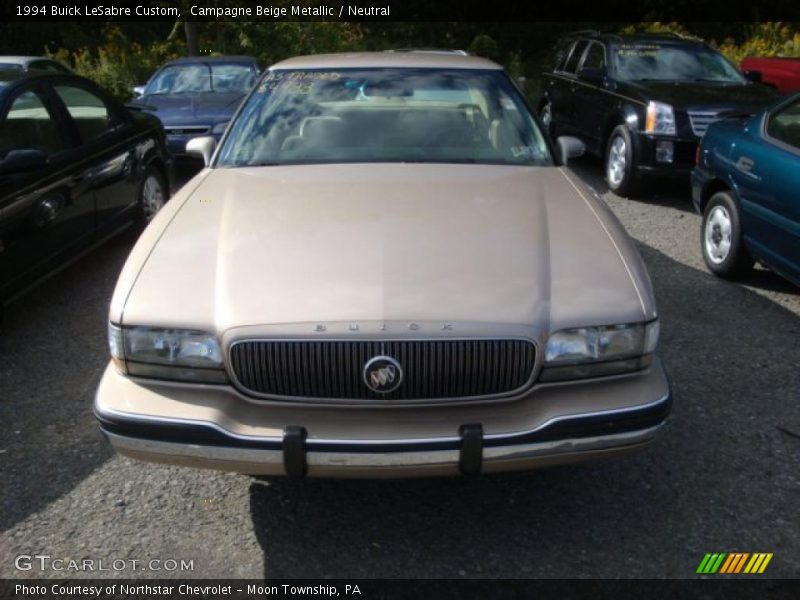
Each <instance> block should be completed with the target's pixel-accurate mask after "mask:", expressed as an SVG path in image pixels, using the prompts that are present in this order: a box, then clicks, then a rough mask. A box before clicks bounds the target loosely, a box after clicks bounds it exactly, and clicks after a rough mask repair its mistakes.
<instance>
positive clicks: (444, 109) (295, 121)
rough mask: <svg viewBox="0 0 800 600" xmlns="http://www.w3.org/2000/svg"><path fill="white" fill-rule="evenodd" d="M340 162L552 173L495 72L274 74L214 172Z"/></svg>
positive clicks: (539, 139) (533, 131) (541, 145)
mask: <svg viewBox="0 0 800 600" xmlns="http://www.w3.org/2000/svg"><path fill="white" fill-rule="evenodd" d="M341 162H438V163H442V162H472V163H495V164H513V165H549V164H552V163H551V159H550V153H549V151H548V147H547V144H546V143H545V140H544V137H543V136H542V134H541V132H540V131H539V129H538V127H537V126H536V123H535V122H534V120H533V119H532V118H531V115H530V113H529V112H528V110H527V108H526V106H525V104H524V103H523V101H522V99H521V98H520V96H519V94H518V92H517V91H516V89H515V88H514V87H513V86H512V85H511V84H510V82H509V81H508V78H507V77H506V76H505V74H504V73H503V72H502V71H494V70H485V71H484V70H474V71H473V70H465V69H453V70H445V69H398V68H391V69H344V70H319V71H310V70H309V71H306V70H302V71H271V72H269V73H267V74H266V75H265V76H264V78H263V79H262V80H261V82H260V83H259V85H258V88H257V89H256V90H255V91H254V92H253V94H252V95H251V96H250V98H249V99H248V100H247V102H246V104H245V106H244V107H243V108H242V111H241V113H240V114H239V116H238V117H237V119H236V120H235V121H234V123H233V124H232V126H231V130H230V132H229V134H228V136H227V138H226V140H225V142H224V145H223V147H222V149H221V150H220V158H219V160H218V163H217V164H218V165H219V166H225V167H234V166H246V165H273V164H295V163H341Z"/></svg>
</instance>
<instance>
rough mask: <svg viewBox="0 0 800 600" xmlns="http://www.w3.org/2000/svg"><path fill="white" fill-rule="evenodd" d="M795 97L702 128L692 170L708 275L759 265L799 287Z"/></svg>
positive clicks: (798, 101)
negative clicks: (738, 117)
mask: <svg viewBox="0 0 800 600" xmlns="http://www.w3.org/2000/svg"><path fill="white" fill-rule="evenodd" d="M798 190H800V94H796V95H794V96H791V97H789V98H787V99H784V100H782V101H780V102H778V103H777V104H776V105H774V106H772V107H771V108H769V109H768V110H765V111H763V112H761V113H759V114H757V115H755V116H752V117H750V118H744V119H738V120H726V121H721V122H719V123H715V124H714V125H713V126H712V127H709V129H708V132H707V133H706V136H705V137H704V138H703V142H702V144H701V145H700V150H699V153H698V161H697V166H696V167H695V169H694V171H693V172H692V198H693V200H694V205H695V208H696V209H697V211H698V212H699V213H700V214H701V215H703V228H702V239H701V247H702V250H703V258H704V259H705V262H706V265H708V268H709V269H710V270H711V272H712V273H715V274H716V275H720V276H723V277H733V276H736V275H741V274H742V273H744V272H746V271H747V270H748V269H749V268H750V267H752V265H753V261H754V260H758V261H761V262H762V263H764V264H766V265H768V266H769V267H770V268H771V269H773V270H774V271H776V272H777V273H780V274H781V275H783V276H784V277H785V278H787V279H789V280H790V281H793V282H794V283H796V284H798V285H800V193H798Z"/></svg>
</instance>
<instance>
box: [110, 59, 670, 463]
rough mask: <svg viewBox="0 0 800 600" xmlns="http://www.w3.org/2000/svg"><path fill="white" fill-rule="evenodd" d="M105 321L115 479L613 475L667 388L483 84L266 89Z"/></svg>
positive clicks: (629, 314)
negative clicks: (579, 466)
mask: <svg viewBox="0 0 800 600" xmlns="http://www.w3.org/2000/svg"><path fill="white" fill-rule="evenodd" d="M215 145H216V144H215V142H214V140H213V138H200V139H196V140H193V141H192V142H191V143H190V145H189V150H190V151H192V152H195V153H197V154H199V155H202V156H203V157H204V159H205V161H206V168H205V169H204V170H203V171H201V172H200V173H199V174H198V175H197V176H196V177H195V178H194V179H192V180H191V181H190V182H189V183H187V184H186V185H185V186H184V187H183V189H182V190H181V191H180V192H179V193H178V194H177V195H176V196H175V197H174V199H173V200H172V201H171V202H169V203H168V204H167V205H166V206H165V207H164V208H163V209H162V210H161V211H160V212H159V213H158V215H157V216H156V217H155V219H154V220H153V221H152V223H151V224H150V225H149V226H148V228H147V229H146V231H145V232H144V234H143V235H142V236H141V237H140V239H139V241H138V243H137V244H136V246H135V247H134V249H133V251H132V252H131V254H130V257H129V258H128V261H127V263H126V265H125V267H124V269H123V271H122V274H121V275H120V278H119V281H118V283H117V287H116V291H115V293H114V297H113V300H112V303H111V311H110V316H109V328H108V339H109V344H110V349H111V363H110V364H109V366H108V368H107V370H106V372H105V374H104V376H103V379H102V381H101V383H100V386H99V389H98V391H97V396H96V403H95V413H96V415H97V418H98V419H99V421H100V425H101V427H102V429H103V431H104V432H105V434H106V435H107V437H108V439H109V440H110V442H111V443H112V444H113V446H114V447H115V448H116V449H117V450H118V451H119V452H121V453H122V454H125V455H128V456H131V457H134V458H139V459H144V460H149V461H157V462H165V463H173V464H181V465H190V466H197V467H212V468H218V469H227V470H233V471H238V472H242V473H249V474H266V475H284V474H286V475H290V476H303V475H308V476H332V477H399V476H424V475H449V474H457V473H464V474H474V473H478V472H480V471H483V472H495V471H507V470H515V469H527V468H532V467H540V466H548V465H555V464H562V463H568V462H573V461H578V460H584V459H589V458H599V457H606V456H612V455H617V454H620V453H624V452H628V451H632V450H637V449H639V448H642V447H643V446H644V445H646V444H647V443H648V442H649V441H651V440H652V439H653V437H654V436H655V435H656V434H657V433H658V432H659V430H661V429H662V427H663V425H664V422H665V419H666V418H667V416H668V413H669V410H670V404H671V395H670V388H669V384H668V381H667V377H666V375H665V373H664V369H663V367H662V364H661V362H660V361H659V359H658V358H657V357H656V355H655V350H656V344H657V341H658V335H659V322H658V315H657V312H656V304H655V300H654V298H653V291H652V288H651V284H650V280H649V278H648V274H647V272H646V270H645V267H644V265H643V263H642V260H641V258H640V256H639V253H638V252H637V250H636V248H635V246H634V244H633V242H632V241H631V239H630V238H629V237H628V235H627V234H626V232H625V231H624V229H623V228H622V226H621V225H620V223H619V222H618V221H617V219H616V218H615V217H614V216H613V214H612V213H611V211H610V210H609V208H608V207H607V206H606V205H605V203H604V202H603V201H602V200H600V199H599V198H598V197H596V196H595V194H594V193H593V192H592V191H591V190H589V189H588V188H586V187H585V186H584V185H582V184H581V183H580V181H579V180H578V179H577V178H576V177H575V176H574V175H573V174H572V173H571V172H570V171H569V170H568V169H566V168H565V167H564V166H563V164H564V163H565V162H566V161H567V160H568V159H569V158H570V157H572V156H575V155H578V154H580V153H581V152H582V145H581V143H580V142H579V141H577V140H575V139H571V138H560V139H559V140H557V142H556V144H555V145H553V144H551V142H550V141H549V139H548V138H547V137H546V136H545V135H544V134H543V133H542V130H541V128H540V126H539V124H538V123H537V121H536V119H535V118H534V117H533V116H532V115H531V111H530V109H529V107H528V106H527V105H526V103H525V102H524V100H523V98H522V96H521V94H520V93H519V91H518V89H517V88H516V87H515V86H514V84H513V83H512V81H511V80H510V79H509V77H508V76H507V75H506V74H505V73H504V71H503V70H502V68H501V67H499V66H498V65H496V64H494V63H492V62H490V61H488V60H485V59H482V58H477V57H473V56H465V55H463V54H462V53H448V52H387V53H360V54H338V55H337V54H332V55H320V56H306V57H299V58H293V59H290V60H286V61H284V62H281V63H279V64H276V65H274V66H273V67H272V68H270V69H269V70H268V71H267V72H266V73H265V74H264V75H263V76H262V78H261V80H260V82H259V83H258V84H257V85H256V87H255V88H254V90H253V91H252V92H251V94H250V95H249V97H248V98H247V99H246V100H245V102H244V103H243V105H242V107H241V108H240V109H239V112H238V113H237V115H236V116H235V117H234V120H233V121H232V123H231V125H230V127H229V129H228V131H227V133H226V134H225V136H224V137H223V139H222V141H221V143H220V145H219V147H216V148H215Z"/></svg>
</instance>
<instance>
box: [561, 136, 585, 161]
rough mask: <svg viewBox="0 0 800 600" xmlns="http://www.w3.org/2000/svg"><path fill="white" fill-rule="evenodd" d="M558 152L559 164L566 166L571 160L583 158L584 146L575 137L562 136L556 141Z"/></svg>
mask: <svg viewBox="0 0 800 600" xmlns="http://www.w3.org/2000/svg"><path fill="white" fill-rule="evenodd" d="M556 144H558V151H559V154H561V162H562V163H563V164H565V165H566V164H567V163H568V162H569V160H570V159H571V158H578V157H579V156H583V153H584V152H586V145H585V144H584V143H583V142H582V141H580V140H579V139H578V138H576V137H572V136H571V135H563V136H561V137H559V138H558V139H557V140H556Z"/></svg>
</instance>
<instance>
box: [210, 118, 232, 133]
mask: <svg viewBox="0 0 800 600" xmlns="http://www.w3.org/2000/svg"><path fill="white" fill-rule="evenodd" d="M228 123H230V121H223V122H222V123H217V124H216V125H214V126H213V127H212V128H211V133H212V134H214V135H222V134H223V133H225V130H226V129H227V128H228Z"/></svg>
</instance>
